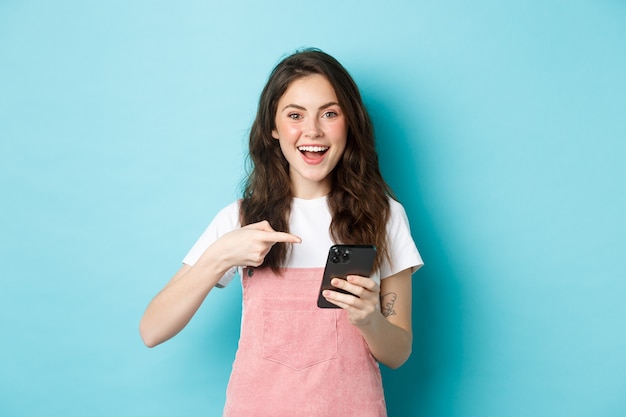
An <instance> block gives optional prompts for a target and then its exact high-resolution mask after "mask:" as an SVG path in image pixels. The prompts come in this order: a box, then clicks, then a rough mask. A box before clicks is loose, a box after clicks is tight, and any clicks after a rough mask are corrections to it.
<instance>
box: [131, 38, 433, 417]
mask: <svg viewBox="0 0 626 417" xmlns="http://www.w3.org/2000/svg"><path fill="white" fill-rule="evenodd" d="M249 153H250V160H251V170H250V173H249V176H248V178H247V182H246V186H245V190H244V193H243V198H242V199H241V200H240V201H237V202H234V203H232V204H231V205H229V206H227V207H226V208H224V209H223V210H222V211H221V212H219V213H218V214H217V216H216V217H215V218H214V219H213V221H212V222H211V224H210V225H209V227H208V228H207V230H206V231H205V232H204V233H203V234H202V236H201V237H200V239H199V240H198V242H197V243H196V244H195V245H194V246H193V247H192V248H191V250H190V252H189V253H188V254H187V256H186V257H185V259H184V260H183V265H182V267H181V268H180V270H179V271H178V272H177V273H176V274H175V275H174V277H173V278H172V279H171V281H170V282H169V283H168V284H167V285H166V286H165V288H163V290H162V291H161V292H160V293H159V294H158V295H157V296H156V297H155V298H154V299H153V300H152V301H151V303H150V304H149V305H148V308H147V309H146V312H145V314H144V316H143V318H142V320H141V325H140V333H141V337H142V338H143V340H144V342H145V343H146V345H148V346H150V347H152V346H155V345H158V344H159V343H162V342H164V341H166V340H168V339H169V338H171V337H173V336H174V335H175V334H177V333H178V332H179V331H180V330H181V329H182V328H183V327H185V325H186V324H187V323H188V322H189V320H190V319H191V318H192V316H193V315H194V314H195V312H196V311H197V309H198V307H199V306H200V305H201V303H202V302H203V300H204V299H205V297H206V296H207V294H208V293H209V291H211V289H213V288H214V287H216V286H217V287H223V286H225V285H227V284H228V282H229V281H231V279H232V278H233V277H234V276H235V275H236V274H237V273H238V274H239V276H240V277H241V281H242V286H243V315H242V323H241V335H240V341H239V347H238V350H237V355H236V358H235V362H234V364H233V370H232V374H231V377H230V381H229V385H228V389H227V395H226V397H227V398H226V406H225V409H224V415H225V416H268V417H269V416H290V417H293V416H307V417H310V416H324V417H332V416H341V417H346V416H359V417H368V416H371V417H382V416H386V407H385V400H384V394H383V389H382V382H381V376H380V370H379V367H378V362H381V363H383V364H385V365H387V366H389V367H391V368H397V367H399V366H400V365H402V364H403V363H404V362H405V361H406V360H407V359H408V357H409V355H410V353H411V344H412V338H413V335H412V331H411V274H412V273H413V272H414V271H415V270H416V269H417V268H419V267H420V266H421V265H422V260H421V258H420V255H419V253H418V250H417V248H416V247H415V244H414V242H413V239H412V238H411V233H410V229H409V224H408V220H407V218H406V214H405V212H404V209H403V208H402V206H401V205H400V204H399V203H398V202H397V201H396V200H394V199H393V198H392V193H391V190H390V189H389V187H388V186H387V184H386V183H385V181H384V180H383V178H382V176H381V174H380V170H379V166H378V156H377V154H376V149H375V144H374V134H373V128H372V124H371V121H370V118H369V116H368V113H367V111H366V109H365V106H364V105H363V102H362V99H361V96H360V93H359V90H358V88H357V86H356V85H355V83H354V81H353V80H352V78H351V77H350V75H349V74H348V72H347V71H346V70H345V68H344V67H343V66H342V65H341V64H340V63H339V62H338V61H337V60H335V59H334V58H333V57H331V56H329V55H328V54H326V53H324V52H322V51H319V50H315V49H307V50H304V51H299V52H297V53H295V54H293V55H291V56H288V57H287V58H285V59H284V60H282V61H281V62H280V63H279V64H278V65H277V66H276V68H274V70H273V72H272V73H271V75H270V77H269V80H268V82H267V84H266V86H265V88H264V89H263V92H262V93H261V98H260V102H259V108H258V112H257V116H256V120H255V121H254V124H253V126H252V129H251V132H250V149H249ZM335 243H344V244H372V245H375V246H376V248H377V258H376V261H375V272H374V273H373V274H372V276H370V277H363V276H349V277H348V279H347V280H343V279H337V278H335V279H333V281H332V284H333V286H334V287H336V288H337V289H342V290H345V291H347V293H343V292H338V291H334V290H328V291H324V294H323V295H324V297H325V298H326V299H327V300H328V301H329V302H330V303H333V304H335V305H337V306H338V307H340V308H339V309H321V308H318V307H317V295H318V291H319V288H320V284H321V279H322V272H323V268H324V264H325V261H326V257H327V254H328V249H329V247H330V246H331V245H332V244H335Z"/></svg>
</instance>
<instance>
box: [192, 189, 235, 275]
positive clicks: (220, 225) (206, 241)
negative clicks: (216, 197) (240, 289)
mask: <svg viewBox="0 0 626 417" xmlns="http://www.w3.org/2000/svg"><path fill="white" fill-rule="evenodd" d="M239 227H241V223H240V221H239V202H238V201H235V202H233V203H231V204H229V205H228V206H226V207H224V208H223V209H222V210H220V212H219V213H217V215H216V216H215V218H214V219H213V221H211V223H210V224H209V226H208V227H207V228H206V230H205V231H204V232H203V233H202V235H200V238H199V239H198V240H197V241H196V243H195V244H194V245H193V246H192V247H191V249H190V250H189V252H188V253H187V255H186V256H185V257H184V258H183V263H184V264H186V265H190V266H193V265H195V264H196V262H198V259H200V256H202V254H203V253H204V251H206V249H207V248H208V247H209V246H211V245H212V244H213V243H214V242H215V241H216V240H217V239H219V238H220V237H222V236H224V235H225V234H226V233H228V232H230V231H232V230H235V229H238V228H239ZM237 270H238V268H237V267H233V268H231V269H230V270H228V271H227V272H226V273H225V274H224V275H223V276H222V278H221V279H220V280H219V282H218V283H217V286H218V287H225V286H226V285H228V283H229V282H230V281H232V279H233V278H234V277H235V274H236V273H237Z"/></svg>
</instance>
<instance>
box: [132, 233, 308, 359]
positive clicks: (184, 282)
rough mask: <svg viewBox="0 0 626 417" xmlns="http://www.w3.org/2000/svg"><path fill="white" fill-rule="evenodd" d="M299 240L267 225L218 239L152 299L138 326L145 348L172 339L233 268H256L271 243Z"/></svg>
mask: <svg viewBox="0 0 626 417" xmlns="http://www.w3.org/2000/svg"><path fill="white" fill-rule="evenodd" d="M276 242H288V243H298V242H300V238H298V237H297V236H294V235H290V234H288V233H283V232H276V231H274V230H273V229H272V228H271V226H270V225H269V223H268V222H266V221H263V222H260V223H255V224H251V225H248V226H245V227H242V228H241V229H237V230H234V231H232V232H230V233H227V234H225V235H224V236H222V237H221V238H219V239H218V240H217V241H215V243H213V244H212V245H211V246H209V247H208V248H207V250H206V251H205V252H204V253H203V254H202V256H201V257H200V259H198V262H197V263H196V264H195V265H194V266H189V265H183V266H182V267H181V268H180V269H179V270H178V272H176V274H174V276H173V277H172V279H171V280H170V281H169V282H168V283H167V285H165V287H164V288H163V289H162V290H161V291H160V292H159V293H158V294H157V295H156V296H155V297H154V298H153V299H152V301H151V302H150V304H148V307H147V308H146V311H145V313H144V315H143V317H142V319H141V323H140V324H139V333H140V335H141V338H142V340H143V341H144V343H145V344H146V345H147V346H148V347H154V346H156V345H158V344H160V343H163V342H165V341H166V340H168V339H170V338H172V337H174V336H175V335H176V334H177V333H178V332H180V331H181V330H182V329H183V328H184V327H185V326H186V325H187V323H189V321H190V320H191V318H192V317H193V315H194V314H195V313H196V311H197V310H198V308H199V307H200V305H201V304H202V302H203V301H204V299H205V298H206V296H207V295H208V294H209V292H210V291H211V290H212V289H213V287H215V285H216V284H217V282H218V281H219V280H220V278H221V277H222V276H223V275H224V273H226V271H228V270H229V269H230V268H232V267H233V266H259V265H261V264H262V263H263V260H264V259H265V256H266V255H267V253H268V252H269V251H270V249H271V248H272V246H273V245H274V243H276Z"/></svg>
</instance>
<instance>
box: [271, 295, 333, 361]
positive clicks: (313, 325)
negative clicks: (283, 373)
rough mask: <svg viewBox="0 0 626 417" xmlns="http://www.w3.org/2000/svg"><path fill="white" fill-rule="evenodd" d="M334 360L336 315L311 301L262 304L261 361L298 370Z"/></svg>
mask: <svg viewBox="0 0 626 417" xmlns="http://www.w3.org/2000/svg"><path fill="white" fill-rule="evenodd" d="M336 358H337V313H336V311H335V309H320V308H317V306H316V305H315V304H313V305H311V301H310V300H298V299H295V300H294V299H292V300H284V299H279V300H271V299H266V300H264V301H263V359H267V360H270V361H273V362H277V363H280V364H282V365H285V366H288V367H290V368H293V369H296V370H301V369H304V368H307V367H309V366H313V365H315V364H318V363H321V362H326V361H329V360H332V359H336Z"/></svg>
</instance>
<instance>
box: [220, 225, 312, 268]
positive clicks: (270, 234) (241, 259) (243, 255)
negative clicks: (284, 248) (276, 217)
mask: <svg viewBox="0 0 626 417" xmlns="http://www.w3.org/2000/svg"><path fill="white" fill-rule="evenodd" d="M301 241H302V239H300V238H299V237H298V236H295V235H292V234H290V233H285V232H277V231H275V230H274V229H273V228H272V226H271V225H270V224H269V222H268V221H267V220H263V221H261V222H258V223H252V224H249V225H247V226H244V227H242V228H240V229H236V230H233V231H231V232H229V233H227V234H225V235H223V236H222V237H221V238H220V239H218V240H217V241H216V242H215V244H214V245H215V247H214V248H213V249H214V253H219V254H221V255H222V256H221V258H222V260H223V262H225V264H226V266H227V267H228V268H231V267H233V266H254V267H256V266H260V265H261V264H262V263H263V261H264V260H265V257H266V256H267V254H268V253H269V251H270V249H272V246H274V244H276V243H278V242H285V243H300V242H301Z"/></svg>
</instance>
